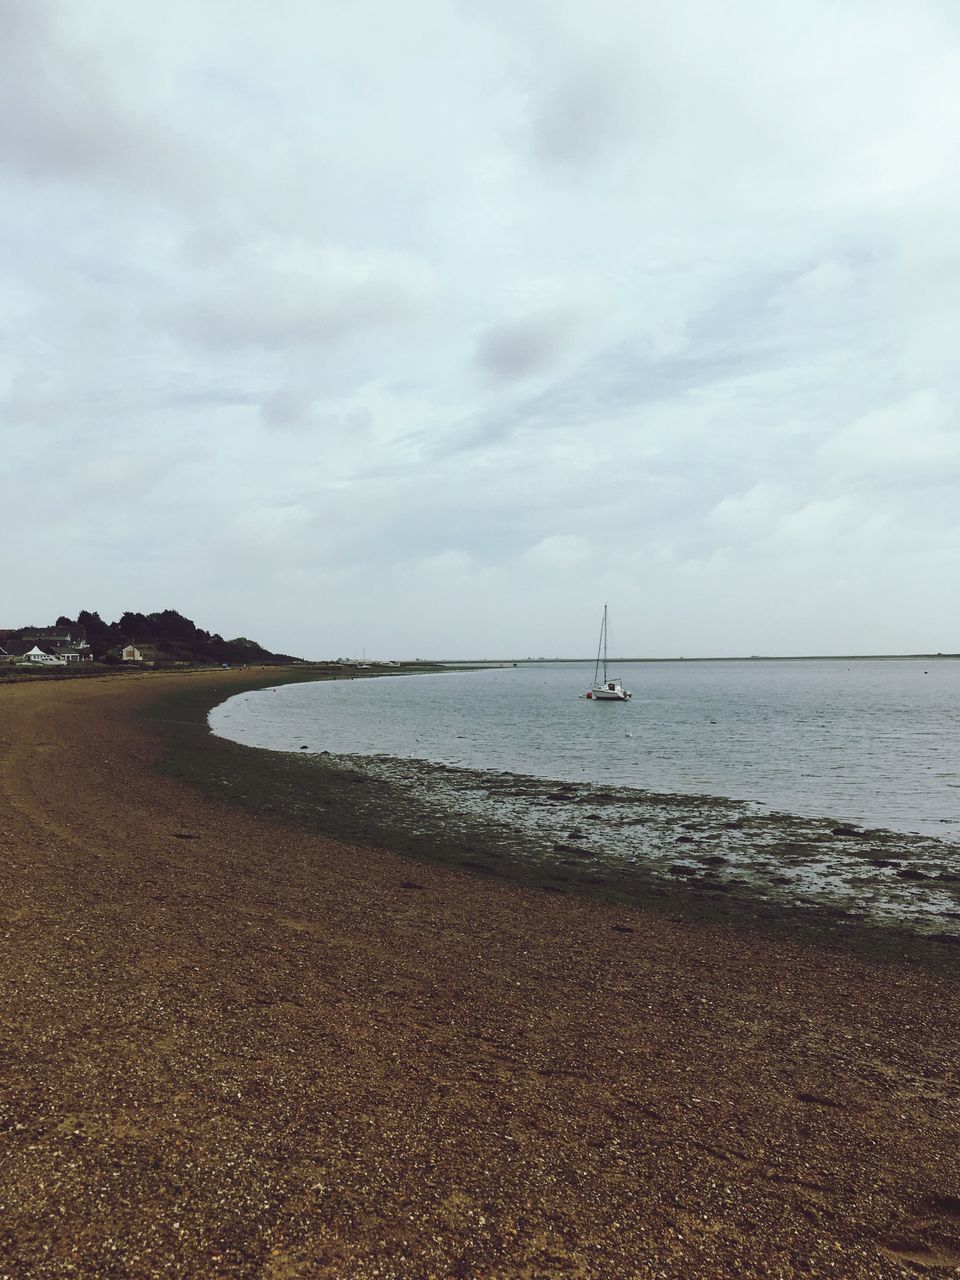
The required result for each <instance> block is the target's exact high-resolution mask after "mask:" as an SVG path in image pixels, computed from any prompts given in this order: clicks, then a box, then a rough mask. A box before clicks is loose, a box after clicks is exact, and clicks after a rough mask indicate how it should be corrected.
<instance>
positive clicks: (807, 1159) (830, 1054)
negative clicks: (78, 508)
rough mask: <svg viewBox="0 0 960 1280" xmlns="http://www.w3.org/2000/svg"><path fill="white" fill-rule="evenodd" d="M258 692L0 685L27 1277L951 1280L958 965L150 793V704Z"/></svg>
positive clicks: (99, 683) (14, 1126)
mask: <svg viewBox="0 0 960 1280" xmlns="http://www.w3.org/2000/svg"><path fill="white" fill-rule="evenodd" d="M253 678H254V677H253V676H251V674H250V673H244V672H216V673H211V674H210V675H190V676H168V675H164V674H156V675H154V674H150V675H144V676H142V677H130V676H123V677H116V678H104V679H99V680H88V681H80V680H76V681H63V682H56V683H47V682H44V681H37V682H34V683H30V684H26V685H18V686H9V687H7V686H3V687H0V854H2V857H0V875H2V881H3V883H2V898H0V910H2V916H3V923H2V929H0V935H2V944H3V945H2V961H0V963H2V966H3V982H2V1012H0V1018H2V1026H3V1039H4V1043H3V1054H4V1057H3V1066H2V1094H0V1098H2V1110H0V1126H2V1130H3V1135H4V1143H3V1153H2V1158H0V1190H2V1195H0V1201H2V1205H3V1210H2V1223H0V1276H3V1275H9V1276H10V1277H17V1278H18V1280H19V1277H21V1276H23V1277H34V1276H36V1277H61V1276H63V1277H67V1276H70V1277H91V1278H92V1277H98V1278H99V1277H141V1276H142V1277H148V1276H158V1277H161V1276H162V1277H202V1278H203V1280H207V1278H208V1277H221V1276H222V1277H232V1276H244V1277H246V1276H250V1277H253V1276H257V1277H264V1278H265V1280H290V1278H293V1277H326V1276H329V1277H338V1278H340V1277H343V1278H344V1280H350V1278H353V1277H356V1278H358V1280H359V1278H360V1277H374V1276H379V1277H396V1278H397V1280H408V1278H409V1280H416V1278H418V1277H429V1276H434V1277H470V1278H472V1277H477V1278H480V1277H484V1278H486V1277H490V1278H494V1277H526V1278H533V1277H551V1276H576V1277H604V1278H610V1280H615V1278H618V1277H624V1278H626V1277H655V1276H656V1277H661V1276H662V1277H678V1278H679V1277H683V1278H684V1280H691V1278H694V1277H705V1278H706V1277H711V1278H713V1277H727V1276H731V1277H735V1276H746V1277H752V1276H767V1277H794V1276H817V1277H820V1276H831V1275H832V1276H841V1277H864V1278H866V1277H871V1278H880V1280H883V1278H884V1277H894V1276H907V1275H916V1274H917V1273H918V1271H919V1272H921V1273H922V1274H926V1275H931V1276H934V1275H937V1274H943V1275H948V1274H951V1272H952V1271H953V1270H954V1269H956V1268H958V1267H960V1112H958V1107H957V1097H958V1094H960V1082H958V1073H957V1067H956V1046H957V1044H958V1031H960V1026H958V1024H960V994H958V993H960V987H958V985H957V982H956V976H955V971H954V968H953V967H952V966H951V965H950V964H949V963H947V962H943V963H941V964H940V965H939V967H931V966H928V965H923V964H919V963H917V962H916V961H915V960H912V959H909V958H906V957H900V956H899V953H898V952H897V951H896V949H888V950H887V952H886V953H885V954H883V953H878V954H877V955H876V956H875V957H873V958H871V957H870V956H869V955H867V954H862V953H857V952H855V951H846V952H845V951H842V950H837V949H835V948H830V947H826V946H818V945H811V944H805V943H804V942H803V941H802V940H800V939H799V938H797V939H795V940H791V939H790V938H788V937H784V936H772V935H771V934H769V933H767V932H765V931H764V930H762V929H757V928H750V927H749V926H748V925H747V924H745V923H743V922H737V921H728V922H725V921H715V922H710V921H690V920H689V919H686V918H680V917H678V918H676V919H672V918H670V916H669V915H667V914H664V913H663V912H662V911H661V912H653V911H645V910H643V909H641V908H638V907H630V906H624V905H614V904H610V903H604V902H598V901H590V900H588V899H583V898H579V897H575V896H572V895H560V894H556V893H551V892H548V891H546V890H544V889H537V888H534V887H531V886H523V885H518V884H512V883H505V882H502V881H499V880H496V879H493V878H492V877H489V876H476V875H471V874H469V873H467V872H464V871H458V870H455V869H450V868H447V867H443V866H439V865H427V864H424V863H420V862H414V861H411V860H409V859H404V858H402V857H400V856H398V855H396V854H394V853H388V852H386V851H385V850H382V849H381V850H377V849H370V848H364V847H361V846H360V845H359V844H349V843H346V842H344V841H337V840H333V839H330V838H326V837H323V836H319V835H316V834H312V833H310V832H308V831H305V830H301V829H299V828H296V827H293V826H286V825H282V824H280V823H279V822H277V821H271V820H270V819H269V818H268V817H266V816H263V815H262V814H261V815H257V814H255V813H252V812H247V811H244V810H243V809H242V808H241V807H239V806H238V805H236V804H227V803H225V802H222V801H220V800H218V799H217V798H215V797H213V796H211V795H210V794H209V793H204V792H201V791H199V790H197V789H196V788H195V787H193V786H191V785H188V784H187V783H185V782H183V781H178V780H177V779H175V778H172V777H170V776H169V775H161V774H159V773H158V772H157V768H156V766H157V764H158V762H159V760H160V757H161V754H162V750H163V748H162V745H161V739H162V737H163V732H162V731H163V730H164V718H166V721H167V722H169V719H170V717H171V715H172V714H173V713H172V711H171V708H172V707H173V706H174V704H173V703H170V702H166V703H164V702H159V703H158V702H157V701H156V699H157V698H158V696H159V695H160V694H167V693H171V692H175V691H176V690H177V689H179V688H182V687H184V686H185V682H190V685H189V687H190V688H193V689H199V688H200V687H201V686H202V685H203V682H206V683H207V684H210V685H214V686H215V687H217V688H219V689H221V690H223V692H224V696H226V694H227V693H228V692H230V691H231V690H233V689H239V688H242V687H248V686H249V684H250V683H251V680H252V679H253ZM166 727H167V728H168V729H169V723H167V726H166ZM174 736H175V735H174Z"/></svg>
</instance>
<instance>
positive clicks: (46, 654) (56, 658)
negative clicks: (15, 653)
mask: <svg viewBox="0 0 960 1280" xmlns="http://www.w3.org/2000/svg"><path fill="white" fill-rule="evenodd" d="M26 643H29V641H27V642H25V644H26ZM20 657H21V658H22V659H23V660H25V661H26V662H42V663H43V664H44V665H45V666H48V667H65V666H66V665H67V660H66V658H61V657H60V655H59V654H57V653H56V652H55V651H54V650H53V649H52V648H50V649H41V648H40V646H39V645H38V644H35V645H32V646H31V647H30V648H29V649H25V651H24V652H23V653H22V654H21V655H20Z"/></svg>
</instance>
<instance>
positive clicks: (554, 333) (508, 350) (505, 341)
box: [476, 314, 573, 382]
mask: <svg viewBox="0 0 960 1280" xmlns="http://www.w3.org/2000/svg"><path fill="white" fill-rule="evenodd" d="M572 329H573V322H572V319H571V318H570V317H569V316H563V315H556V314H554V315H549V314H545V315H534V316H526V317H524V318H523V319H521V320H514V321H505V322H503V323H501V324H496V325H491V326H490V327H489V328H487V329H485V330H484V331H483V332H482V333H481V334H480V336H479V337H478V339H477V355H476V359H477V364H478V366H479V367H480V369H481V370H482V372H484V373H485V374H486V375H487V376H488V377H490V378H491V379H492V380H493V381H500V382H513V381H516V380H517V379H520V378H526V377H529V376H530V375H531V374H537V373H542V372H544V371H545V370H546V369H549V368H550V367H551V366H553V365H555V364H556V362H557V361H558V360H559V359H560V357H561V356H562V355H563V352H564V349H565V348H566V347H567V346H568V345H569V342H570V338H571V333H572Z"/></svg>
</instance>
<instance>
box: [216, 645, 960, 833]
mask: <svg viewBox="0 0 960 1280" xmlns="http://www.w3.org/2000/svg"><path fill="white" fill-rule="evenodd" d="M617 674H619V675H621V676H622V677H623V679H624V683H625V685H626V686H627V687H628V688H631V689H632V690H633V694H634V697H633V701H632V702H630V703H626V704H620V703H593V702H590V701H586V700H584V699H582V698H580V697H578V696H577V695H578V694H580V693H582V692H583V690H584V689H586V688H587V687H588V686H589V684H590V680H591V676H592V664H586V663H584V664H568V663H557V664H551V663H542V664H539V663H538V664H533V665H530V666H519V667H508V668H497V669H491V670H481V671H471V672H447V673H443V674H439V675H418V676H403V677H394V678H389V679H357V680H349V681H335V682H323V683H315V684H303V685H288V686H285V687H283V688H281V689H277V690H265V691H262V692H258V693H247V694H241V695H239V696H237V697H235V698H232V699H230V700H229V701H228V702H227V703H225V704H223V706H221V707H218V708H217V709H216V710H215V711H214V712H213V713H212V714H211V718H210V720H211V726H212V728H213V729H214V731H215V732H216V733H218V734H221V735H222V736H224V737H228V738H231V739H233V740H234V741H237V742H242V743H245V744H247V745H250V746H261V747H269V748H273V749H276V750H286V751H291V750H300V749H301V748H302V747H303V746H306V747H307V748H308V750H309V751H313V752H321V751H329V752H333V753H336V754H340V753H345V754H354V755H386V756H391V757H399V758H405V759H422V760H429V761H434V762H436V763H441V764H451V765H458V766H460V767H463V768H468V769H485V770H490V769H502V770H508V771H510V772H513V773H522V774H529V775H532V776H535V777H540V778H555V779H558V780H566V781H571V782H581V781H585V782H599V783H604V784H606V785H611V786H619V787H632V788H638V789H641V790H652V791H658V792H680V793H690V794H694V793H695V794H708V795H718V796H728V797H732V798H734V799H741V800H751V801H757V802H760V803H762V804H765V805H767V806H770V807H772V808H776V809H781V810H784V811H787V812H791V813H796V814H801V815H808V816H823V815H828V816H830V817H833V818H836V819H838V820H844V821H850V822H856V823H861V824H865V825H868V826H878V827H886V828H889V829H892V830H899V831H916V832H923V833H927V834H930V835H935V836H937V837H939V838H940V839H947V840H960V732H958V731H960V660H958V659H952V658H949V659H926V660H915V659H864V660H859V661H854V660H848V659H829V660H812V659H798V660H784V661H736V662H670V663H622V664H619V665H618V667H617Z"/></svg>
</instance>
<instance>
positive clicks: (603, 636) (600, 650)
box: [583, 605, 633, 702]
mask: <svg viewBox="0 0 960 1280" xmlns="http://www.w3.org/2000/svg"><path fill="white" fill-rule="evenodd" d="M601 668H602V669H603V677H602V679H601V675H600V672H601ZM583 696H584V697H585V698H593V699H594V700H595V701H596V702H626V701H627V699H628V698H632V697H633V694H632V693H631V692H630V691H629V689H625V688H624V687H623V685H622V684H621V683H620V680H619V679H618V678H617V676H611V675H609V674H608V672H607V606H606V605H604V606H603V623H602V624H601V626H600V643H599V645H598V646H597V664H596V666H595V667H594V669H593V688H591V689H588V690H587V692H586V693H585V694H584V695H583Z"/></svg>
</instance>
